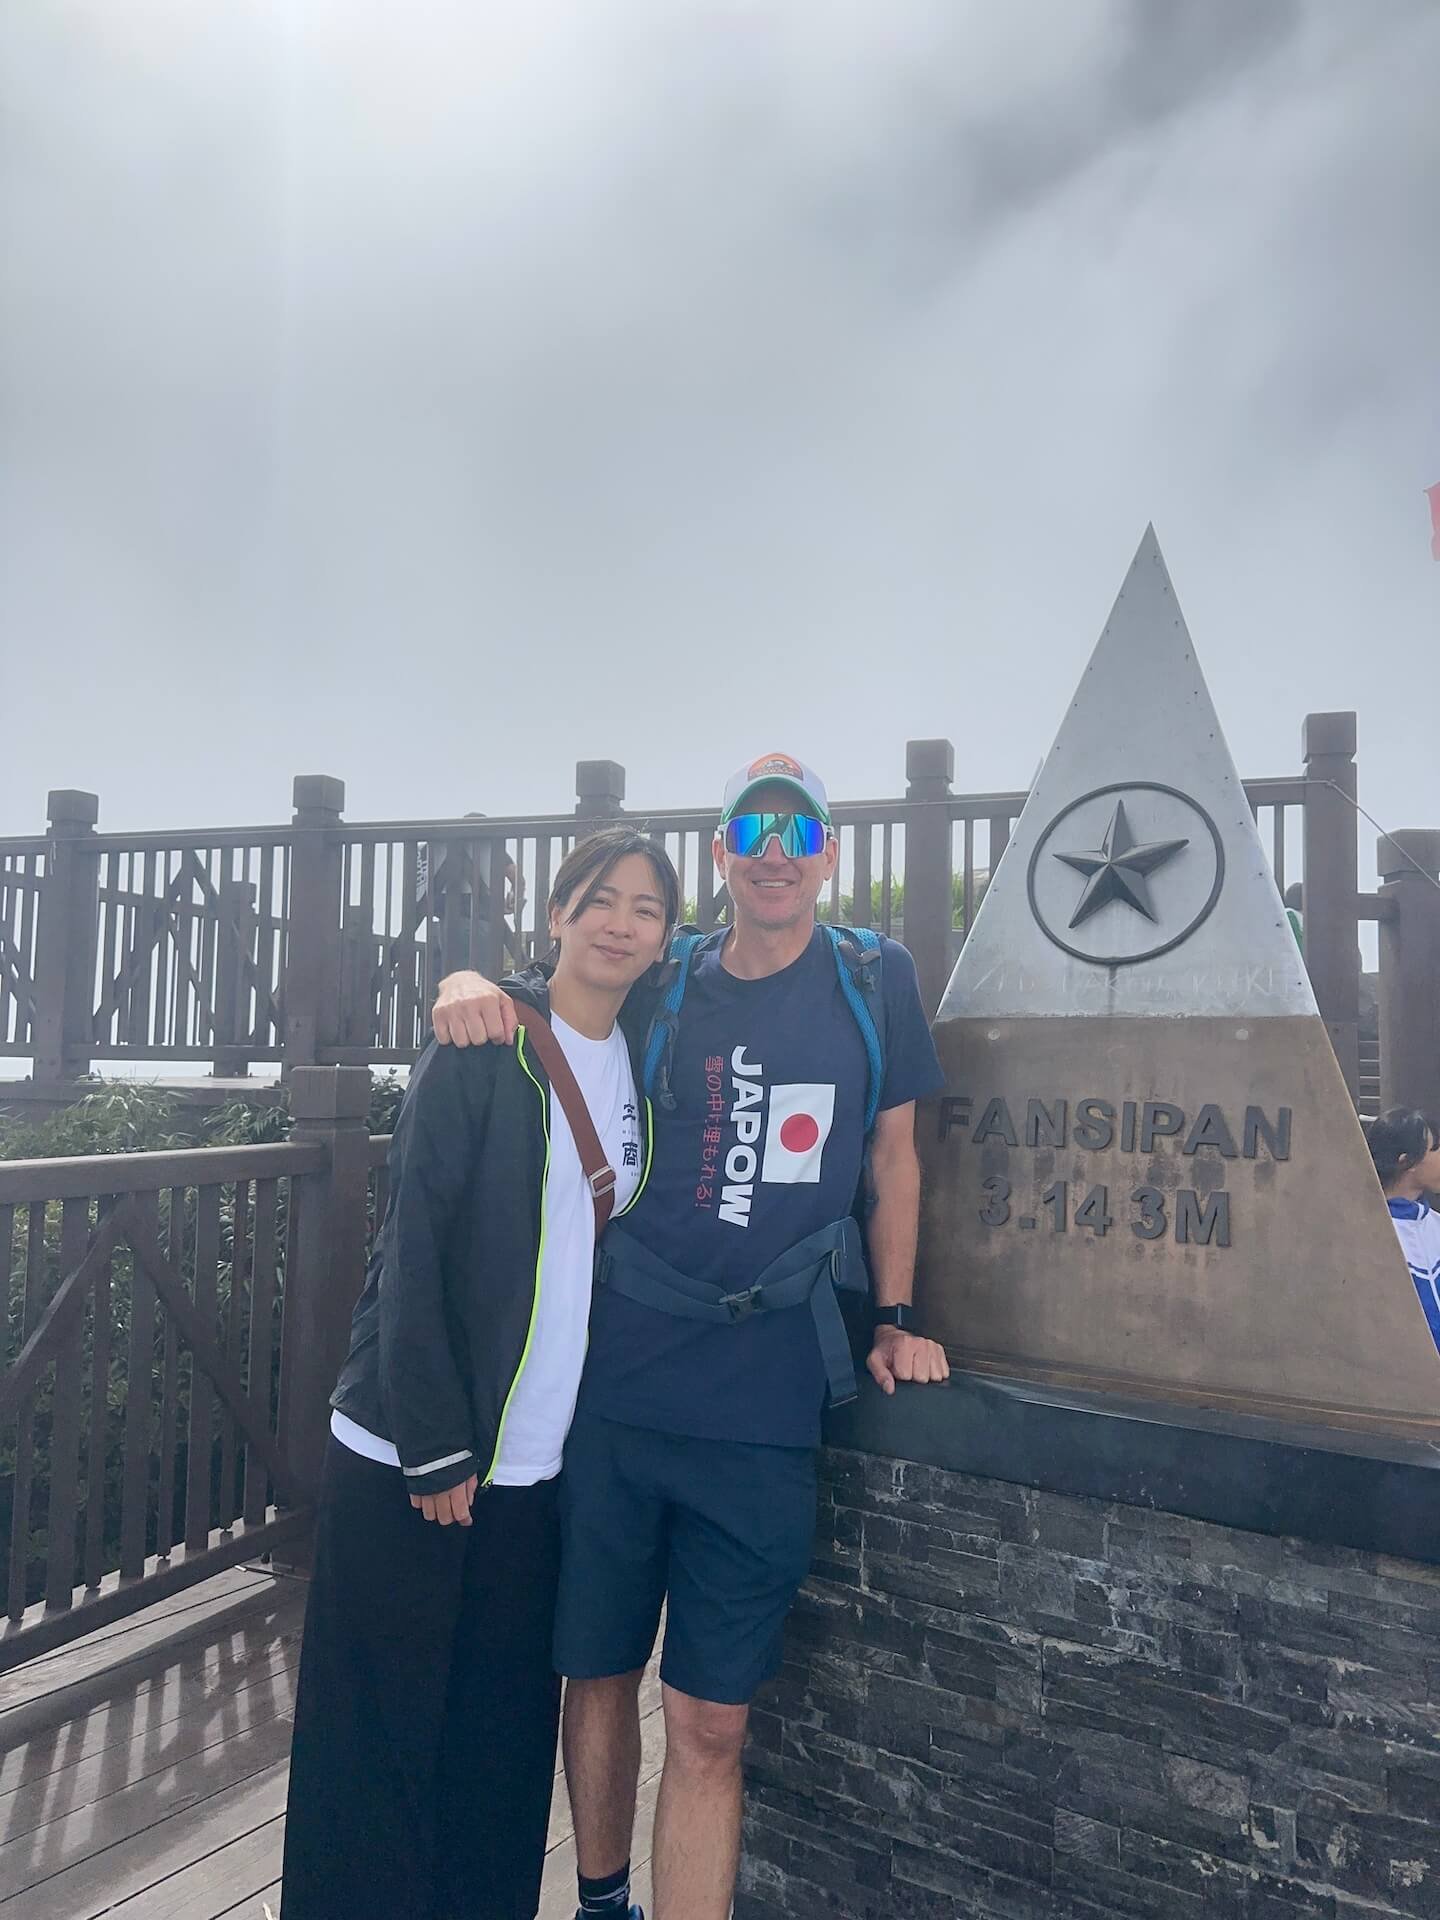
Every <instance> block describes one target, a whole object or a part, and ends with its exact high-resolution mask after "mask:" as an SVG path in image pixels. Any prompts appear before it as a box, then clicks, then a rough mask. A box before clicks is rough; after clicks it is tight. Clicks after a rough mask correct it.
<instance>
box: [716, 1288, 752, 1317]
mask: <svg viewBox="0 0 1440 1920" xmlns="http://www.w3.org/2000/svg"><path fill="white" fill-rule="evenodd" d="M760 1294H761V1289H760V1288H759V1287H747V1288H746V1289H745V1291H744V1292H743V1293H722V1294H721V1296H720V1298H719V1300H718V1301H717V1302H716V1304H717V1306H722V1307H724V1309H725V1311H726V1312H727V1313H728V1314H729V1316H730V1318H731V1320H732V1321H733V1320H745V1319H748V1318H749V1316H750V1315H751V1314H752V1313H754V1311H755V1309H756V1308H757V1307H758V1306H759V1304H760Z"/></svg>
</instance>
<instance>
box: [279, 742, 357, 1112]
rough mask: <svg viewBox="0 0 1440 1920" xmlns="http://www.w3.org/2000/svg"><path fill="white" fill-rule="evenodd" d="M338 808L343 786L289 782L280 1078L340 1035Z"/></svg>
mask: <svg viewBox="0 0 1440 1920" xmlns="http://www.w3.org/2000/svg"><path fill="white" fill-rule="evenodd" d="M344 809H345V782H344V781H343V780H336V779H333V778H332V777H331V776H330V775H329V774H325V773H302V774H298V775H297V776H296V779H295V819H294V834H295V838H294V842H293V844H292V847H291V853H290V903H289V938H288V940H287V943H286V958H285V1057H284V1066H285V1071H286V1073H287V1074H288V1073H289V1072H290V1070H291V1069H292V1068H294V1067H303V1066H310V1065H313V1064H314V1062H315V1061H316V1060H318V1059H319V1057H320V1051H321V1049H322V1048H324V1047H333V1046H334V1045H335V1040H336V1033H337V1030H338V1028H339V1023H340V922H341V915H342V911H343V906H344V902H343V900H342V898H341V895H342V892H343V885H342V875H343V871H344V856H343V849H342V847H341V844H340V836H339V831H338V829H339V826H340V816H341V814H342V813H343V812H344Z"/></svg>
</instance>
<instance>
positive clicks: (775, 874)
mask: <svg viewBox="0 0 1440 1920" xmlns="http://www.w3.org/2000/svg"><path fill="white" fill-rule="evenodd" d="M743 811H744V812H745V813H805V812H808V811H809V809H808V808H807V806H806V803H805V801H804V800H803V799H802V798H801V796H800V795H799V794H798V793H797V792H796V791H795V789H794V788H793V787H790V786H785V785H783V784H781V783H777V784H776V785H774V786H763V787H756V788H755V789H754V791H753V792H752V793H748V794H747V795H746V796H745V802H744V807H743ZM839 857H840V848H839V844H838V842H837V841H836V839H835V836H834V834H831V835H829V836H828V837H827V839H826V842H825V845H824V846H823V847H822V848H821V850H820V852H819V853H815V854H811V855H809V856H808V857H807V858H805V859H800V860H792V859H791V858H790V857H789V856H788V855H787V854H784V853H782V852H781V851H780V842H779V841H778V840H771V841H770V842H769V844H768V845H767V846H766V848H765V851H764V853H762V854H761V855H760V856H759V857H758V858H756V857H755V856H754V855H750V854H738V853H731V852H729V851H728V850H727V848H726V846H725V836H724V833H723V832H721V833H718V834H717V835H716V836H715V864H716V866H717V867H718V868H719V869H720V871H721V873H722V874H723V875H724V878H725V885H726V887H727V888H728V889H729V892H730V899H731V901H732V903H733V905H734V909H735V918H736V920H737V921H741V920H745V921H748V922H749V923H750V924H751V925H752V926H755V927H760V928H763V929H764V930H765V931H766V932H771V933H778V932H781V931H782V930H783V929H784V928H786V927H793V926H796V925H798V924H799V923H800V922H801V921H803V920H807V919H813V917H814V913H815V902H816V901H817V900H818V899H819V898H820V892H821V889H822V888H823V887H824V886H825V884H826V882H827V881H828V880H829V878H830V876H831V874H833V873H834V871H835V863H836V861H837V860H838V859H839Z"/></svg>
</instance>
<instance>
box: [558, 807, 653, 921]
mask: <svg viewBox="0 0 1440 1920" xmlns="http://www.w3.org/2000/svg"><path fill="white" fill-rule="evenodd" d="M632 853H638V854H640V855H641V856H642V857H643V858H644V859H646V860H648V861H649V862H650V868H651V871H652V872H653V873H654V875H655V883H656V887H657V889H658V891H659V894H660V899H661V902H662V905H663V908H664V913H665V932H666V935H667V937H668V935H669V933H670V929H671V928H672V927H673V926H674V925H675V922H676V921H677V920H678V919H679V918H680V878H679V875H678V874H677V873H676V871H675V867H674V863H673V862H672V860H671V858H670V856H669V854H668V853H666V851H665V849H664V847H662V846H661V845H660V844H659V842H658V841H655V840H652V839H650V837H649V836H648V835H647V834H643V833H641V832H639V830H638V829H637V828H635V827H603V828H602V829H601V830H600V832H599V833H592V834H591V835H590V836H589V837H588V839H585V840H581V841H579V842H577V844H576V845H575V846H573V847H572V848H571V849H570V851H569V853H567V854H566V856H565V858H564V859H563V860H562V861H561V862H560V868H559V871H558V872H557V873H556V875H555V884H554V885H553V886H552V887H551V889H550V898H549V901H548V902H547V903H546V904H547V907H548V910H549V912H551V913H556V914H563V915H564V918H565V919H566V920H578V919H579V918H580V916H581V914H582V913H584V912H585V910H586V908H587V907H589V906H591V905H592V904H593V902H594V900H595V896H596V894H598V893H599V891H600V889H601V888H602V887H603V886H604V885H605V883H606V881H607V880H608V879H609V878H610V875H611V874H612V873H613V872H614V870H615V868H616V867H617V866H618V865H619V863H620V862H621V861H622V860H624V859H627V858H628V857H629V855H630V854H632ZM577 894H578V895H579V898H578V899H576V898H575V896H576V895H577ZM572 900H574V901H575V904H574V906H571V905H570V902H571V901H572ZM557 946H558V942H557Z"/></svg>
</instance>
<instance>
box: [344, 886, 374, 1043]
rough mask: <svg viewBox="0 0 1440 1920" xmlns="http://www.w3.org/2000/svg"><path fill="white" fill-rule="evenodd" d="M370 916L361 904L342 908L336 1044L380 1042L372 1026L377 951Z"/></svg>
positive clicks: (372, 922)
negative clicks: (342, 926)
mask: <svg viewBox="0 0 1440 1920" xmlns="http://www.w3.org/2000/svg"><path fill="white" fill-rule="evenodd" d="M380 944H381V943H380V942H379V941H378V940H377V939H376V937H375V926H374V921H373V918H372V916H371V915H370V914H369V913H368V912H367V911H366V909H365V908H364V907H347V908H346V909H345V922H344V930H343V934H342V937H341V950H340V1044H341V1046H342V1047H375V1046H384V1044H385V1040H384V1037H383V1036H377V1033H376V1029H375V976H376V963H377V958H378V955H379V953H380Z"/></svg>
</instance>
